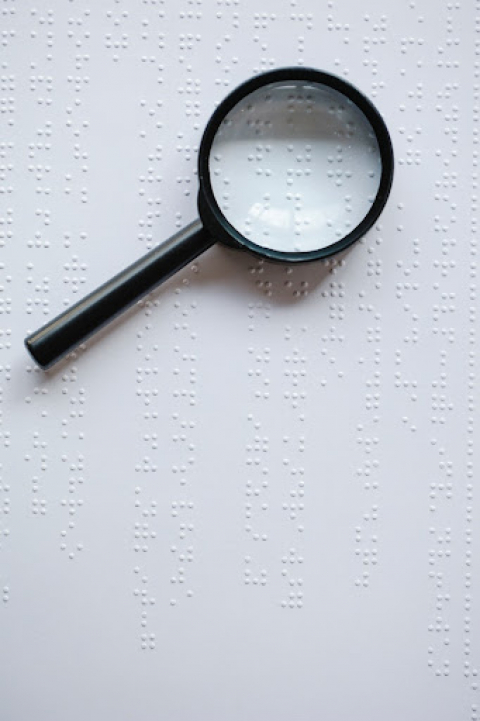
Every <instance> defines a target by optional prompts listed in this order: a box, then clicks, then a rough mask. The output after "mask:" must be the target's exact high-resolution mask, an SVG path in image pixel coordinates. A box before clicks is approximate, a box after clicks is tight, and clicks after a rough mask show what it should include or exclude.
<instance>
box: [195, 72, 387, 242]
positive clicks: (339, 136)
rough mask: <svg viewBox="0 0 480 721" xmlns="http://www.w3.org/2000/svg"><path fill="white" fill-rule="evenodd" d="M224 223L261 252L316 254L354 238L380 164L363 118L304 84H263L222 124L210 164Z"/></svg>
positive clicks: (328, 92) (329, 91)
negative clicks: (353, 235) (225, 221)
mask: <svg viewBox="0 0 480 721" xmlns="http://www.w3.org/2000/svg"><path fill="white" fill-rule="evenodd" d="M209 172H210V180H211V186H212V192H213V195H214V197H215V200H216V202H217V204H218V206H219V208H220V210H221V211H222V213H223V215H224V217H225V219H226V220H227V221H228V223H230V225H231V226H233V228H234V229H235V230H236V231H238V232H239V233H240V234H241V235H242V236H243V237H244V238H246V239H247V240H249V241H250V242H252V243H254V244H255V245H257V246H259V248H264V249H271V250H275V251H281V252H282V251H284V252H297V253H302V252H305V253H307V252H311V251H315V250H319V249H322V248H326V247H327V246H331V245H333V244H335V243H337V242H338V241H341V240H342V239H343V238H345V237H346V236H348V235H349V233H351V232H352V231H353V230H354V229H355V228H356V227H357V226H358V225H359V224H360V223H361V222H362V221H363V219H364V218H365V216H366V215H367V214H368V212H369V210H370V208H371V206H372V204H373V202H374V200H375V197H376V195H377V193H378V190H379V186H380V180H381V174H382V160H381V155H380V148H379V144H378V141H377V138H376V134H375V132H374V130H373V127H372V125H371V123H370V121H369V120H368V119H367V118H366V116H365V115H364V113H363V112H362V110H361V109H360V108H359V107H358V106H357V105H356V104H355V103H353V102H352V101H351V100H349V98H347V97H346V96H345V95H343V94H342V93H340V92H338V91H337V90H335V89H334V88H331V87H329V86H327V85H322V84H319V83H310V82H306V81H305V80H303V81H302V80H299V81H282V82H276V83H272V84H270V85H266V86H263V87H261V88H258V89H257V90H255V91H253V92H252V93H250V94H249V95H247V96H246V97H244V98H242V99H241V100H240V101H239V102H238V103H237V104H236V105H235V106H234V107H233V108H232V109H231V110H230V112H229V113H228V114H227V115H226V116H225V118H224V120H223V121H222V123H221V125H220V126H219V128H218V130H217V133H216V135H215V138H214V140H213V143H212V146H211V151H210V156H209Z"/></svg>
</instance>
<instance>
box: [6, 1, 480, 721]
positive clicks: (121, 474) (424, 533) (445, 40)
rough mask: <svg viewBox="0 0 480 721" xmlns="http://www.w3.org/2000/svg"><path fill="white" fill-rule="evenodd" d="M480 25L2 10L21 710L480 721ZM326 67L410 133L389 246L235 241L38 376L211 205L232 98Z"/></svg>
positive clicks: (402, 153)
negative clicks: (110, 286) (81, 315)
mask: <svg viewBox="0 0 480 721" xmlns="http://www.w3.org/2000/svg"><path fill="white" fill-rule="evenodd" d="M479 10H480V3H479V2H478V0H475V2H474V1H473V0H471V1H470V2H457V1H455V0H452V2H445V1H444V0H441V1H440V2H435V3H434V2H431V1H430V0H417V1H416V2H414V1H412V2H397V3H390V4H386V3H385V2H378V1H377V0H365V2H363V3H359V2H354V1H353V0H349V1H347V0H344V1H343V2H333V0H331V1H329V2H324V1H323V0H322V1H321V2H317V0H315V1H314V0H310V1H307V0H268V1H265V2H263V3H261V4H259V3H258V2H254V1H253V0H230V1H229V0H219V1H218V2H206V0H203V2H202V1H201V0H180V1H179V2H173V1H172V2H170V1H168V2H162V1H161V0H158V1H155V0H151V1H150V2H140V1H135V2H134V1H133V0H132V1H131V2H126V0H123V1H121V2H113V1H111V0H108V1H107V0H99V1H98V2H95V3H93V2H92V3H87V2H83V0H82V1H80V0H74V1H73V2H49V3H47V2H44V1H43V0H39V2H36V3H32V2H30V1H29V0H25V1H24V2H20V1H19V0H2V2H1V3H0V111H1V112H0V286H1V292H0V390H1V395H0V421H1V425H0V429H1V435H0V476H1V478H0V511H1V515H0V595H1V597H2V599H3V600H2V602H1V606H0V639H1V642H0V678H1V682H0V688H1V718H2V721H24V719H29V718H34V719H35V720H36V721H64V720H65V719H67V720H68V721H84V719H86V718H89V719H92V720H93V721H100V720H102V721H105V719H109V720H110V719H111V720H115V721H131V719H144V720H145V721H150V720H153V719H168V721H185V720H187V719H202V721H203V720H204V719H208V721H220V720H222V721H223V719H231V720H235V721H238V720H240V719H241V720H242V721H243V720H247V719H248V721H260V720H262V721H264V720H266V719H268V720H269V721H270V720H272V721H283V720H287V719H288V720H289V721H290V720H291V719H295V720H298V721H314V720H315V721H316V720H317V719H329V721H351V720H352V719H361V720H362V721H384V720H385V719H388V720H389V721H405V719H408V720H409V721H425V720H426V719H428V720H430V719H431V720H433V719H435V721H475V720H476V719H478V718H479V716H480V702H479V700H478V695H479V692H478V675H477V673H478V669H479V663H480V662H479V656H480V648H479V645H480V620H479V619H480V605H479V603H480V602H479V583H480V569H479V555H478V552H477V553H476V552H475V548H478V535H479V533H480V530H479V522H478V520H479V519H478V513H479V510H478V501H477V494H478V485H477V478H476V452H475V436H476V432H477V426H478V415H477V410H476V409H477V397H478V392H477V391H476V390H475V372H476V368H475V352H476V337H477V328H478V325H477V320H476V263H477V255H476V253H477V217H478V216H477V200H478V197H477V193H478V189H477V186H478V170H477V166H478V123H477V120H478V112H479V108H480V104H479V100H478V96H479V88H480V79H479V78H480V62H479V59H478V58H479V56H478V51H479V50H478V48H479V43H480V36H479V35H478V33H477V32H476V25H475V19H476V17H478V15H479ZM299 62H303V63H305V64H306V65H311V66H314V67H318V68H321V69H325V70H327V71H332V72H334V73H337V74H339V75H343V76H345V77H346V78H347V79H349V80H351V82H353V83H354V84H355V85H357V86H358V87H359V88H360V89H362V90H363V91H364V92H365V93H366V94H367V95H369V97H371V98H372V100H373V101H374V102H375V104H376V105H377V107H378V108H379V110H380V112H381V113H382V115H383V116H384V118H385V120H386V122H387V124H388V126H389V128H390V130H391V133H392V137H393V142H394V146H395V151H396V158H397V168H396V176H395V181H394V186H393V190H392V195H391V197H390V201H389V203H388V205H387V207H386V209H385V211H384V213H383V215H382V217H381V219H380V222H379V223H378V225H377V226H376V227H375V228H374V229H373V230H372V232H371V233H370V234H369V235H368V237H367V238H366V239H365V240H364V242H363V243H361V244H359V245H357V246H356V247H355V248H353V249H352V250H351V252H349V253H348V254H347V255H346V256H344V257H343V258H340V259H337V260H336V261H335V262H330V263H324V264H322V263H317V264H313V265H310V266H308V267H295V268H288V267H287V268H285V267H281V266H270V265H268V264H263V265H262V264H261V263H259V262H258V261H257V260H255V259H253V258H251V257H249V256H248V255H247V254H242V253H238V252H235V251H230V250H227V249H222V248H213V249H212V250H210V251H209V252H208V253H207V254H206V255H205V256H204V257H202V258H201V259H200V260H199V261H198V262H197V263H195V265H194V266H192V267H191V268H189V269H187V270H185V271H184V272H182V273H181V274H179V275H178V276H177V277H175V278H174V279H172V280H171V281H170V282H169V283H167V284H166V285H165V286H163V288H161V289H160V290H158V291H157V292H156V293H155V294H154V295H153V296H151V297H150V298H149V299H148V300H147V301H146V302H145V303H143V304H142V307H141V308H137V309H135V310H133V311H131V312H130V313H129V314H128V316H127V317H126V318H124V319H122V320H121V321H117V322H116V323H115V326H114V327H112V328H111V329H109V330H107V331H104V332H103V333H102V335H101V337H100V338H98V340H95V341H94V342H93V341H92V342H91V343H90V344H89V347H88V349H87V351H85V352H82V353H80V354H79V355H78V357H77V358H76V359H75V360H74V361H71V362H67V363H64V364H63V365H62V367H61V368H58V369H57V370H55V371H52V372H50V373H48V374H44V373H42V372H41V371H38V370H37V369H35V368H34V367H33V365H32V364H31V362H30V361H29V359H28V358H27V356H26V355H25V351H24V349H23V347H22V340H23V337H24V335H25V334H26V333H27V331H31V330H34V329H35V328H37V327H38V326H39V325H40V324H42V323H43V322H44V321H45V319H46V318H48V317H52V316H53V314H56V313H57V312H58V311H59V310H61V309H62V308H63V307H64V306H65V305H67V304H69V303H70V302H72V301H74V300H76V299H77V298H79V297H80V295H81V294H83V293H84V292H86V291H88V290H90V289H92V288H93V287H94V286H95V285H96V284H97V283H99V282H101V281H103V280H104V279H106V278H108V277H109V276H111V275H112V273H114V272H115V271H117V270H118V269H119V268H121V267H122V265H124V264H126V263H127V262H129V261H131V260H133V259H134V258H135V257H137V256H138V255H140V253H142V252H143V251H144V250H146V249H147V248H148V247H151V246H152V245H153V244H154V243H156V242H158V241H159V240H161V239H162V238H164V237H166V236H168V234H169V233H170V232H171V231H173V230H174V229H175V228H177V227H181V226H182V225H183V224H184V223H185V222H187V221H190V220H191V219H193V218H194V217H195V214H196V209H195V201H196V198H195V196H196V180H195V156H196V149H197V146H198V143H199V139H200V136H201V132H202V128H203V125H204V123H205V122H206V120H207V118H208V117H209V115H210V113H211V111H212V109H213V107H214V105H215V103H216V102H218V101H220V100H221V98H222V97H223V96H224V95H225V93H226V92H227V91H228V90H229V89H232V88H233V87H234V86H235V85H236V84H238V83H239V82H241V81H242V80H244V79H246V78H247V77H249V76H250V75H252V73H254V72H257V71H260V70H263V69H269V68H272V67H277V66H281V65H292V64H296V63H299Z"/></svg>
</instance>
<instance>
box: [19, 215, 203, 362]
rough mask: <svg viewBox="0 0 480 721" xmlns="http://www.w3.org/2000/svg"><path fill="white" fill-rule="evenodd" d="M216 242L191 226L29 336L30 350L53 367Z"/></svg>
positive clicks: (200, 228)
mask: <svg viewBox="0 0 480 721" xmlns="http://www.w3.org/2000/svg"><path fill="white" fill-rule="evenodd" d="M214 242H215V241H214V240H213V239H212V237H211V235H210V234H209V233H208V232H207V231H206V230H205V229H204V228H203V225H202V223H201V221H200V220H196V221H194V222H193V223H191V224H190V225H187V226H186V227H185V228H183V230H181V231H180V232H179V233H176V234H175V235H173V236H172V237H171V238H169V240H167V241H165V242H164V243H161V244H160V245H158V246H157V247H156V248H154V249H153V250H151V251H150V252H149V253H147V254H146V255H144V256H143V257H142V258H140V259H139V260H137V261H136V262H135V263H132V265H130V266H129V267H128V268H126V269H125V270H123V271H122V272H121V273H118V275H116V276H115V277H114V278H112V279H111V280H109V281H108V282H107V283H104V284H103V285H101V286H100V287H99V288H97V290H94V291H93V293H90V294H89V295H87V296H86V297H85V298H83V300H81V301H79V302H78V303H76V304H75V305H73V306H72V307H71V308H69V309H68V310H66V311H65V312H64V313H61V314H60V315H59V316H57V317H56V318H54V319H53V320H51V321H50V322H49V323H47V324H46V325H44V326H43V327H42V328H40V329H39V330H37V331H35V333H32V334H31V335H30V336H28V338H26V339H25V345H26V347H27V349H28V351H29V352H30V354H31V355H32V357H33V359H34V360H35V362H36V363H37V364H38V365H39V366H40V367H41V368H49V367H50V366H51V365H53V364H54V363H56V362H57V361H58V360H60V358H62V357H63V356H64V355H66V354H67V353H68V352H69V351H71V350H73V349H74V348H75V347H76V346H78V345H79V344H80V343H82V342H83V341H84V340H86V339H87V338H88V337H89V336H91V335H92V334H93V333H95V331H97V330H99V329H100V328H101V327H102V326H104V325H106V324H107V323H108V322H109V321H111V320H113V318H114V317H115V316H117V315H118V314H119V313H121V312H122V311H123V310H126V309H127V308H128V307H129V306H130V305H133V303H135V301H137V300H139V299H140V298H141V297H142V296H144V295H145V294H146V293H148V292H149V291H150V290H152V289H153V288H155V286H157V285H159V284H160V283H161V282H162V281H164V280H166V279H167V278H169V277H170V276H171V275H173V274H174V273H175V272H176V271H177V270H180V268H183V267H184V266H185V265H187V263H190V262H191V261H192V260H193V259H194V258H196V257H197V256H198V255H200V254H201V253H203V252H204V251H205V250H207V248H209V247H210V246H211V245H213V244H214Z"/></svg>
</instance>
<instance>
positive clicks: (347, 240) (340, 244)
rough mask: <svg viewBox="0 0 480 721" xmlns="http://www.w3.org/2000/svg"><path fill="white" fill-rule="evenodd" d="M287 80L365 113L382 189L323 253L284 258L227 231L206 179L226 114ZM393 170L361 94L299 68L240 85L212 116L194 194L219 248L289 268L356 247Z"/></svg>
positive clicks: (382, 131) (378, 119) (387, 145)
mask: <svg viewBox="0 0 480 721" xmlns="http://www.w3.org/2000/svg"><path fill="white" fill-rule="evenodd" d="M291 80H295V81H305V82H308V83H316V84H320V85H325V86H327V87H330V88H333V89H334V90H336V91H338V92H339V93H341V94H342V95H344V96H345V97H347V98H348V99H349V100H351V101H352V102H353V103H354V104H355V105H356V106H357V107H358V108H359V109H360V110H361V111H362V112H363V114H364V115H365V117H366V118H367V120H368V121H369V123H370V125H371V126H372V129H373V131H374V133H375V136H376V138H377V142H378V146H379V149H380V157H381V163H382V174H381V177H380V185H379V188H378V191H377V194H376V196H375V200H374V201H373V203H372V206H371V208H370V210H369V211H368V213H367V215H366V216H365V217H364V218H363V219H362V221H361V222H360V223H359V224H358V225H357V226H355V228H353V230H351V231H350V232H349V233H348V234H347V235H345V236H344V237H343V238H342V239H341V240H339V241H337V242H335V243H332V244H331V245H327V246H325V247H323V248H319V249H317V250H311V251H307V252H298V251H295V252H285V251H280V250H273V249H271V248H264V247H263V246H261V245H257V244H256V243H254V242H252V241H251V240H249V239H248V238H246V237H245V236H244V235H242V234H241V233H240V232H239V231H238V230H237V229H236V228H235V227H234V226H233V225H231V223H229V221H228V220H227V219H226V217H225V215H224V214H223V213H222V211H221V210H220V207H219V205H218V203H217V201H216V199H215V195H214V193H213V189H212V183H211V179H210V167H209V160H210V151H211V148H212V144H213V141H214V139H215V135H216V133H217V131H218V129H219V127H220V125H221V124H222V122H223V120H224V119H225V117H226V116H227V115H228V113H229V112H230V110H232V108H234V107H235V105H237V103H238V102H239V101H240V100H242V99H243V98H245V97H246V96H247V95H250V94H251V93H253V92H254V91H255V90H258V89H259V88H262V87H266V86H268V85H271V84H272V83H278V82H283V81H291ZM393 167H394V160H393V147H392V141H391V138H390V134H389V132H388V129H387V126H386V125H385V122H384V120H383V118H382V116H381V115H380V113H379V112H378V110H377V109H376V107H375V106H374V105H373V103H372V102H371V101H370V100H369V99H368V98H367V97H366V96H365V95H363V93H361V92H360V91H359V90H358V89H357V88H356V87H354V86H353V85H351V84H350V83H348V82H347V81H346V80H343V79H342V78H339V77H337V76H336V75H331V74H330V73H326V72H323V71H320V70H315V69H314V68H304V67H301V66H300V67H289V68H279V69H277V70H271V71H268V72H266V73H261V74H260V75H257V76H255V77H254V78H251V79H250V80H247V81H246V82H244V83H242V84H241V85H239V86H238V87H237V88H236V89H235V90H234V91H233V92H231V93H230V94H229V95H228V96H227V97H226V98H225V99H224V100H223V101H222V102H221V103H220V104H219V105H218V107H217V108H216V110H215V111H214V113H213V115H212V116H211V118H210V120H209V122H208V124H207V126H206V128H205V131H204V134H203V137H202V141H201V143H200V149H199V154H198V177H199V181H200V187H199V192H198V210H199V213H200V218H201V220H202V223H203V224H204V226H205V228H206V230H208V232H209V233H211V235H212V236H213V237H214V238H215V240H219V241H221V242H222V243H225V244H227V245H230V246H232V245H233V246H234V247H237V248H243V249H245V250H249V251H251V252H253V253H255V254H256V255H258V256H260V257H261V258H268V259H269V260H276V261H283V262H289V263H298V262H305V261H312V260H319V259H321V258H327V257H329V256H331V255H334V254H335V253H339V252H340V251H342V250H345V248H348V247H349V246H350V245H352V243H355V241H357V240H358V239H359V238H361V237H362V236H364V235H365V233H366V232H367V231H368V230H369V229H370V228H371V227H372V225H373V224H374V223H375V221H376V220H377V218H378V216H379V215H380V213H381V212H382V210H383V208H384V206H385V203H386V202H387V199H388V196H389V194H390V189H391V186H392V181H393Z"/></svg>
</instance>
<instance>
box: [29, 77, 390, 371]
mask: <svg viewBox="0 0 480 721" xmlns="http://www.w3.org/2000/svg"><path fill="white" fill-rule="evenodd" d="M198 178H199V193H198V211H199V216H200V219H199V220H196V221H194V222H193V223H191V224H190V225H188V226H187V227H185V228H184V229H183V230H181V231H180V232H179V233H176V234H175V235H174V236H172V237H171V238H170V239H169V240H167V241H165V242H163V243H161V244H160V245H158V246H157V247H155V248H154V249H153V250H151V251H150V252H149V253H147V255H145V256H143V257H142V258H140V260H138V261H136V262H135V263H133V264H132V265H130V266H129V267H128V268H126V269H125V270H123V271H122V272H121V273H119V274H118V275H116V276H115V277H114V278H112V279H111V280H109V281H108V282H107V283H105V284H103V285H102V286H100V287H99V288H98V289H97V290H95V291H93V292H92V293H90V294H89V295H87V296H86V297H85V298H84V299H83V300H81V301H79V302H78V303H77V304H75V305H73V306H72V307H70V308H69V309H67V310H66V311H65V312H64V313H62V314H61V315H59V316H57V317H56V318H54V319H53V320H52V321H50V322H48V323H47V324H46V325H44V326H43V327H42V328H40V329H39V330H37V331H36V332H35V333H32V334H31V335H30V336H29V337H28V338H26V339H25V345H26V347H27V349H28V350H29V352H30V353H31V355H32V356H33V358H34V360H35V361H36V363H37V364H38V365H39V366H40V367H42V368H48V367H50V366H51V365H53V364H54V363H56V362H57V361H58V360H59V359H60V358H61V357H62V356H64V355H65V354H66V353H68V352H69V351H71V350H73V349H74V348H75V347H76V346H78V345H79V344H80V343H82V342H83V341H84V340H86V339H87V338H88V337H89V336H91V335H92V334H93V333H94V332H95V331H97V330H98V329H100V328H101V327H102V326H104V325H105V324H106V323H108V322H109V321H110V320H112V319H113V318H114V317H115V316H117V315H118V314H119V313H120V312H121V311H123V310H124V309H126V308H127V307H129V306H130V305H132V304H133V303H134V302H135V301H137V300H138V299H139V298H141V297H142V296H143V295H145V294H146V293H148V292H149V291H150V290H152V289H153V288H154V287H155V286H157V285H159V284H160V283H161V282H162V281H164V280H166V279H167V278H169V277H170V276H171V275H172V274H173V273H175V272H176V271H178V270H180V268H182V267H184V266H185V265H187V264H188V263H190V262H191V261H192V260H193V259H194V258H196V257H197V256H198V255H200V254H201V253H203V252H204V251H205V250H207V248H209V247H210V246H212V245H213V244H214V243H216V242H217V241H218V242H221V243H224V244H227V245H229V246H231V247H232V246H233V247H235V248H238V249H243V250H248V251H251V252H252V253H254V254H255V255H257V256H258V257H260V258H264V259H267V260H272V261H284V262H287V263H290V264H292V263H301V262H305V261H313V260H319V259H321V258H326V257H328V256H330V255H333V254H335V253H338V252H339V251H342V250H344V249H345V248H347V247H348V246H350V245H351V244H352V243H354V242H355V241H356V240H358V239H359V238H360V237H362V236H363V235H364V234H365V233H366V232H367V230H368V229H369V228H370V227H371V226H372V225H373V224H374V223H375V221H376V220H377V218H378V216H379V215H380V213H381V211H382V209H383V207H384V205H385V203H386V202H387V198H388V195H389V193H390V188H391V184H392V179H393V150H392V143H391V139H390V135H389V133H388V130H387V127H386V125H385V123H384V121H383V119H382V117H381V116H380V114H379V112H378V111H377V109H376V108H375V107H374V105H373V104H372V103H371V102H370V101H369V100H368V99H367V98H366V97H365V96H364V95H363V94H362V93H361V92H359V91H358V90H357V89H356V88H355V87H353V86H352V85H351V84H350V83H348V82H346V81H345V80H343V79H341V78H338V77H336V76H334V75H330V74H328V73H325V72H322V71H319V70H315V69H312V68H304V67H292V68H281V69H277V70H273V71H270V72H266V73H263V74H261V75H258V76H255V77H254V78H252V79H250V80H247V81H246V82H244V83H243V84H242V85H240V86H239V87H238V88H236V89H235V90H234V91H233V92H232V93H230V95H228V96H227V97H226V98H225V100H223V102H222V103H220V105H219V106H218V107H217V109H216V110H215V112H214V113H213V115H212V117H211V118H210V120H209V122H208V124H207V126H206V128H205V131H204V134H203V137H202V141H201V144H200V149H199V154H198Z"/></svg>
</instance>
